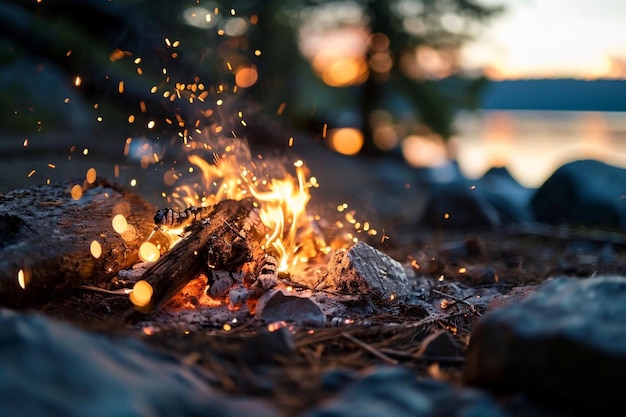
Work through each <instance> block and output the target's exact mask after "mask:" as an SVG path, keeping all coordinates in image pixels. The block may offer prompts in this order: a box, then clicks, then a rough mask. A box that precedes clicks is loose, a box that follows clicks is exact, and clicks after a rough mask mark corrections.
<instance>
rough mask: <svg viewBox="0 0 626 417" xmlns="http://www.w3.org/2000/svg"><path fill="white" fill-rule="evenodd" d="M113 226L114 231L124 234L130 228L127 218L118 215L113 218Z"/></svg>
mask: <svg viewBox="0 0 626 417" xmlns="http://www.w3.org/2000/svg"><path fill="white" fill-rule="evenodd" d="M111 224H112V225H113V230H115V231H116V232H117V233H119V234H122V233H124V232H125V231H126V229H127V228H128V222H127V221H126V217H124V215H123V214H116V215H115V216H114V217H113V221H112V222H111Z"/></svg>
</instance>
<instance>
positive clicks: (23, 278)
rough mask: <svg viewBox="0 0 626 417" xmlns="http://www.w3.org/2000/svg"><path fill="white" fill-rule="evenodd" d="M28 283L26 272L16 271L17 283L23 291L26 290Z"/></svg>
mask: <svg viewBox="0 0 626 417" xmlns="http://www.w3.org/2000/svg"><path fill="white" fill-rule="evenodd" d="M29 281H30V279H29V277H28V275H27V274H26V272H24V270H23V269H20V270H19V271H17V283H18V284H19V285H20V287H22V289H23V290H25V289H26V284H28V282H29Z"/></svg>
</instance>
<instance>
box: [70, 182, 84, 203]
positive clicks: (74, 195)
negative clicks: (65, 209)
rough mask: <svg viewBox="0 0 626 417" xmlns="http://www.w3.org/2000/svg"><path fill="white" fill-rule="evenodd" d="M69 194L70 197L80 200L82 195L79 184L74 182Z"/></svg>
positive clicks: (81, 188)
mask: <svg viewBox="0 0 626 417" xmlns="http://www.w3.org/2000/svg"><path fill="white" fill-rule="evenodd" d="M70 194H71V195H72V198H73V199H74V200H80V199H81V197H82V196H83V187H81V186H80V185H78V184H76V185H75V186H73V187H72V190H71V191H70Z"/></svg>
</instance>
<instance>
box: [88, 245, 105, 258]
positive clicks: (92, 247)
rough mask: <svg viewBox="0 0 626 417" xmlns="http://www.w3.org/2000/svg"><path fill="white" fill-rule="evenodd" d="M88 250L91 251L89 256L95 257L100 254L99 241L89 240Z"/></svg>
mask: <svg viewBox="0 0 626 417" xmlns="http://www.w3.org/2000/svg"><path fill="white" fill-rule="evenodd" d="M89 250H90V251H91V256H93V257H94V258H96V259H98V258H99V257H100V256H102V246H101V245H100V242H98V241H97V240H94V241H92V242H91V245H90V246H89Z"/></svg>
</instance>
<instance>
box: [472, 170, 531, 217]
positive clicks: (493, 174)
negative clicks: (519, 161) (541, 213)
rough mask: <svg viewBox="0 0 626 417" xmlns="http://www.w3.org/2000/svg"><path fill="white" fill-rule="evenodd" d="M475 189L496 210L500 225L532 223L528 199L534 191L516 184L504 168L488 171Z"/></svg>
mask: <svg viewBox="0 0 626 417" xmlns="http://www.w3.org/2000/svg"><path fill="white" fill-rule="evenodd" d="M477 188H478V190H479V191H481V192H482V193H483V194H484V195H485V197H486V199H487V201H488V202H489V203H491V205H492V206H493V207H494V208H495V209H496V210H497V212H498V214H499V216H500V219H501V221H502V223H520V222H522V223H523V222H530V221H533V212H532V211H531V209H530V199H531V198H532V196H533V195H534V193H535V190H534V189H531V188H526V187H524V186H523V185H521V184H520V183H519V182H517V180H516V179H515V178H513V176H512V175H511V173H510V172H509V170H508V169H506V168H505V167H499V168H496V167H494V168H491V169H489V170H488V171H487V172H486V173H485V175H483V176H482V178H480V180H479V181H478V186H477Z"/></svg>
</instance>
